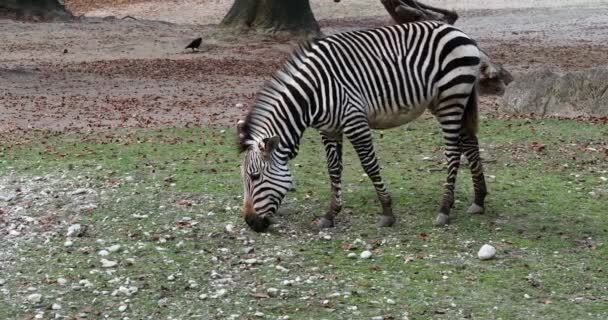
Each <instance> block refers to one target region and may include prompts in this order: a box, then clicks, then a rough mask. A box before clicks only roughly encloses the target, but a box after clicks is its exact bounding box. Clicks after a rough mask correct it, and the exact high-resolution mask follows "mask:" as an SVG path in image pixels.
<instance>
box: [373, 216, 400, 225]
mask: <svg viewBox="0 0 608 320" xmlns="http://www.w3.org/2000/svg"><path fill="white" fill-rule="evenodd" d="M395 221H396V219H395V216H385V215H380V217H378V223H377V225H378V227H392V226H393V225H394V224H395Z"/></svg>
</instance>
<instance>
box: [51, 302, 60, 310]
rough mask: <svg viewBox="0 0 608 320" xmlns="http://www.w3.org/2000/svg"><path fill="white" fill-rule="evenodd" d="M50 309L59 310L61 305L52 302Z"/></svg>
mask: <svg viewBox="0 0 608 320" xmlns="http://www.w3.org/2000/svg"><path fill="white" fill-rule="evenodd" d="M51 309H53V310H61V305H60V304H58V303H53V305H52V306H51Z"/></svg>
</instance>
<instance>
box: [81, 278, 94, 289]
mask: <svg viewBox="0 0 608 320" xmlns="http://www.w3.org/2000/svg"><path fill="white" fill-rule="evenodd" d="M78 284H79V285H81V286H83V287H85V288H90V287H92V286H93V284H92V283H91V281H89V280H87V279H82V280H80V281H78Z"/></svg>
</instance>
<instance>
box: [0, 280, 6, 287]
mask: <svg viewBox="0 0 608 320" xmlns="http://www.w3.org/2000/svg"><path fill="white" fill-rule="evenodd" d="M5 283H6V280H4V279H0V287H1V286H3V285H4V284H5Z"/></svg>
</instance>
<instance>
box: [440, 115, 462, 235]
mask: <svg viewBox="0 0 608 320" xmlns="http://www.w3.org/2000/svg"><path fill="white" fill-rule="evenodd" d="M439 121H440V122H441V118H440V119H439ZM442 127H443V128H442V129H443V138H444V140H445V156H446V157H447V158H448V177H447V179H446V183H445V193H444V194H443V200H442V201H441V207H440V208H439V214H438V215H437V219H436V220H435V225H436V226H443V225H446V224H448V223H449V222H450V218H449V217H450V211H451V210H452V206H453V205H454V188H455V186H456V176H457V175H458V168H459V167H460V156H461V150H460V127H458V128H451V127H448V126H446V125H443V126H442Z"/></svg>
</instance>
